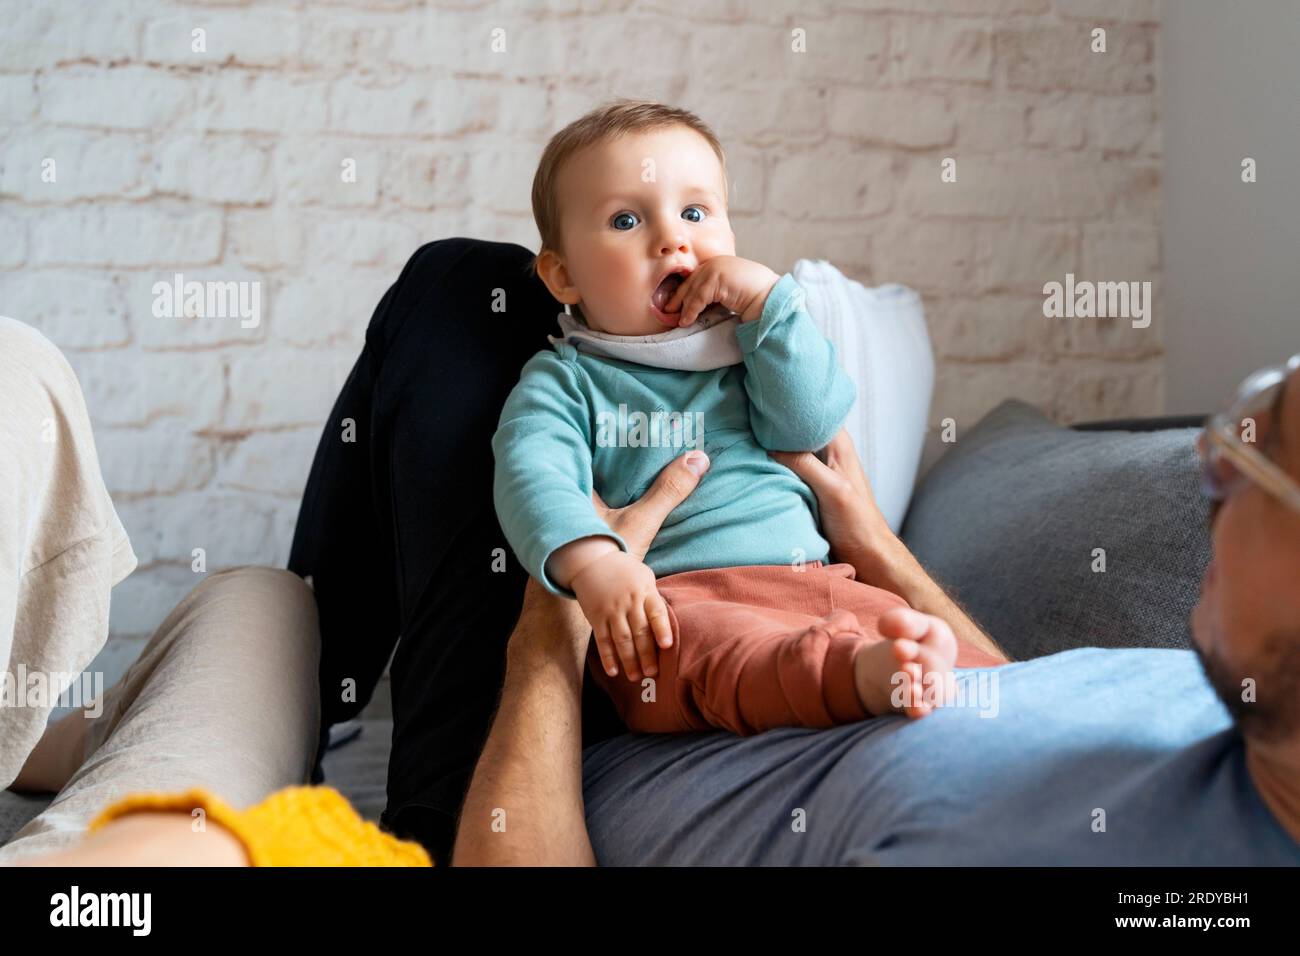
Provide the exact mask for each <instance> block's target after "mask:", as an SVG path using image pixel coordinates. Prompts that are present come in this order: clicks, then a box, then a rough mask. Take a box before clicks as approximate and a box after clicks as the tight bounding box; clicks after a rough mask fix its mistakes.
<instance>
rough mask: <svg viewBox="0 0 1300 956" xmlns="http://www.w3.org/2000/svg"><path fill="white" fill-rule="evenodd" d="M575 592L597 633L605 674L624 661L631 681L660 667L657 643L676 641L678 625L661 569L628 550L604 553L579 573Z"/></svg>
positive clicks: (592, 627)
mask: <svg viewBox="0 0 1300 956" xmlns="http://www.w3.org/2000/svg"><path fill="white" fill-rule="evenodd" d="M573 592H574V593H575V594H576V595H577V596H578V604H579V605H581V607H582V613H583V614H585V615H586V616H587V622H588V623H589V624H591V629H592V631H593V632H594V633H595V635H596V648H597V650H598V651H599V652H600V662H601V664H602V665H604V668H605V673H607V674H608V675H609V676H610V677H613V676H614V675H615V674H617V673H618V662H619V661H620V660H621V661H622V662H623V669H624V670H625V671H626V672H627V677H628V680H640V679H641V674H642V672H644V673H645V675H646V676H647V677H653V676H654V675H655V674H657V673H658V672H659V665H658V661H659V653H658V651H657V650H656V649H655V644H656V643H657V644H658V645H659V646H660V647H669V646H671V645H672V642H673V630H672V625H671V623H670V622H669V619H668V605H667V604H665V603H664V599H663V598H662V597H660V595H659V589H658V588H657V587H655V573H654V572H653V571H651V570H650V568H649V567H647V566H646V564H645V563H644V562H642V561H641V560H640V559H639V558H635V557H633V556H632V555H630V554H625V553H624V552H622V551H615V552H613V553H611V554H606V555H602V556H601V557H600V558H597V559H596V560H595V561H592V562H591V563H590V564H588V565H587V566H586V567H585V568H583V569H582V570H581V571H579V572H578V574H577V576H576V577H574V579H573Z"/></svg>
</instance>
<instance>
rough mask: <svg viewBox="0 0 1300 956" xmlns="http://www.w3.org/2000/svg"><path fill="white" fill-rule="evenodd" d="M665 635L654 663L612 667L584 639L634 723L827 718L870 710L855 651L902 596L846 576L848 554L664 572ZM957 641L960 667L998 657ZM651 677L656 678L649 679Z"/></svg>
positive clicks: (747, 725) (859, 716) (758, 726)
mask: <svg viewBox="0 0 1300 956" xmlns="http://www.w3.org/2000/svg"><path fill="white" fill-rule="evenodd" d="M658 587H659V593H660V594H661V595H663V598H664V600H665V601H666V602H667V604H668V614H669V617H670V618H671V620H672V627H673V645H672V647H670V648H668V649H666V650H665V649H663V648H660V649H659V673H658V674H656V675H655V676H654V677H653V678H643V679H642V680H640V681H636V682H633V681H630V680H628V679H627V675H626V674H625V673H623V671H622V669H621V668H620V671H619V673H618V675H617V676H615V677H610V676H609V675H608V674H606V673H605V671H604V669H603V668H602V667H601V664H600V656H599V653H598V652H597V649H596V643H595V641H592V643H591V646H590V648H589V650H588V654H587V665H588V666H587V670H588V672H589V673H590V674H591V676H592V679H593V680H595V681H596V683H597V685H598V686H600V687H602V688H603V689H604V690H605V692H606V693H607V694H609V696H610V697H611V698H612V700H613V701H614V707H615V709H616V710H617V711H618V713H619V716H620V717H622V719H623V723H624V724H626V725H627V728H628V729H629V730H632V731H636V732H640V733H676V732H685V731H699V730H710V729H713V728H721V729H723V730H730V731H731V732H732V733H736V734H740V735H742V736H746V735H749V734H756V733H760V732H761V731H764V730H770V729H771V728H773V727H832V726H835V725H836V724H844V723H851V722H854V721H858V720H863V719H865V718H867V717H869V716H870V714H868V713H867V711H866V709H865V708H864V707H863V706H862V704H861V702H860V701H859V700H858V695H857V691H856V690H855V689H854V684H853V654H854V652H855V651H856V650H857V648H858V647H859V646H860V645H862V644H864V643H867V644H873V643H876V642H877V641H882V640H885V638H883V637H882V636H881V635H880V631H879V628H878V627H877V622H878V621H879V620H880V617H881V615H883V614H884V613H885V612H886V611H890V610H892V609H894V608H896V607H906V606H907V603H906V602H905V601H904V600H903V599H902V598H900V597H899V596H898V595H896V594H892V593H891V592H889V591H885V590H882V589H880V588H877V587H872V586H871V585H869V584H863V583H861V582H860V581H856V580H854V571H853V567H852V566H851V565H848V564H831V565H824V564H822V563H821V562H820V561H814V562H811V563H809V564H807V565H805V567H804V569H803V570H802V571H797V570H795V569H794V568H793V567H791V566H790V565H784V564H782V565H755V566H751V567H741V568H717V569H710V570H705V571H687V572H684V573H682V574H672V575H669V576H667V577H664V578H660V579H659V581H658ZM1003 663H1005V661H1004V660H1003V659H1002V658H999V657H994V656H992V655H990V654H987V653H985V652H984V651H981V650H979V649H978V648H975V647H972V646H970V645H968V644H965V643H959V647H958V653H957V666H958V667H990V666H995V665H998V664H1003ZM649 681H653V684H649V683H648V682H649Z"/></svg>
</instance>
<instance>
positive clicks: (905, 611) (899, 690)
mask: <svg viewBox="0 0 1300 956" xmlns="http://www.w3.org/2000/svg"><path fill="white" fill-rule="evenodd" d="M880 633H881V634H882V635H884V636H885V638H887V639H886V640H884V641H880V642H879V643H876V644H866V645H863V646H862V647H861V648H859V649H858V653H857V654H855V655H854V658H853V680H854V685H855V686H856V687H857V691H858V698H859V699H860V700H861V701H862V706H863V707H865V708H866V709H867V710H868V711H869V712H870V713H871V714H873V715H875V716H881V715H883V714H889V713H902V714H906V715H907V716H908V717H913V718H915V717H924V716H925V715H926V714H928V713H930V711H932V710H933V709H934V708H935V707H937V706H941V705H942V704H943V703H944V702H945V701H947V700H949V699H950V698H951V694H952V688H953V672H952V671H953V665H954V664H955V663H956V661H957V639H956V638H955V637H953V634H952V630H951V628H949V627H948V626H947V625H946V624H945V623H944V622H943V621H941V620H939V619H938V618H935V617H931V616H930V615H928V614H922V613H920V612H919V611H913V610H912V609H911V608H898V609H897V610H894V611H890V612H889V613H888V614H885V615H884V616H883V617H881V619H880Z"/></svg>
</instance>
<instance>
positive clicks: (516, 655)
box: [451, 578, 596, 866]
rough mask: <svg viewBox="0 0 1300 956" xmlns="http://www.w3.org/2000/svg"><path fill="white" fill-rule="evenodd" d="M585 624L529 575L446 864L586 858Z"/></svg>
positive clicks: (574, 608)
mask: <svg viewBox="0 0 1300 956" xmlns="http://www.w3.org/2000/svg"><path fill="white" fill-rule="evenodd" d="M590 633H591V632H590V628H589V627H588V626H587V621H586V619H585V618H584V617H583V616H582V610H581V608H579V607H578V604H577V602H576V601H570V600H566V599H564V598H560V597H556V596H555V595H552V594H548V593H547V592H546V591H545V589H544V588H542V587H541V585H539V584H537V582H536V581H534V580H532V579H531V578H530V579H529V581H528V587H527V589H526V590H525V592H524V607H523V612H522V613H521V614H520V616H519V623H518V624H516V625H515V630H514V633H513V634H511V636H510V643H509V645H508V647H507V649H506V679H505V686H504V687H503V689H502V691H501V704H500V707H499V708H498V710H497V713H496V717H495V718H494V719H493V721H492V729H491V732H490V733H489V735H488V740H487V744H486V746H484V748H483V754H482V756H481V757H479V761H478V765H477V766H476V767H475V769H474V778H473V780H471V781H470V786H469V791H468V792H467V793H466V795H465V803H464V806H463V807H462V808H461V813H460V824H459V828H458V830H457V832H456V843H455V848H454V849H453V851H452V860H451V861H452V865H453V866H595V865H596V857H595V854H593V852H592V849H591V841H590V840H589V839H588V837H587V822H586V817H585V815H584V811H583V803H582V676H583V667H584V663H585V660H586V654H587V641H588V639H589V637H590Z"/></svg>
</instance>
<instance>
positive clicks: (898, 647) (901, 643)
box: [890, 637, 921, 664]
mask: <svg viewBox="0 0 1300 956" xmlns="http://www.w3.org/2000/svg"><path fill="white" fill-rule="evenodd" d="M890 646H891V648H892V650H893V652H894V660H896V661H898V663H900V664H906V663H907V662H908V661H914V660H916V655H917V654H919V653H920V652H921V645H920V644H918V643H916V641H913V640H910V639H909V638H906V637H901V638H899V639H898V640H896V641H891V642H890Z"/></svg>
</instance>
